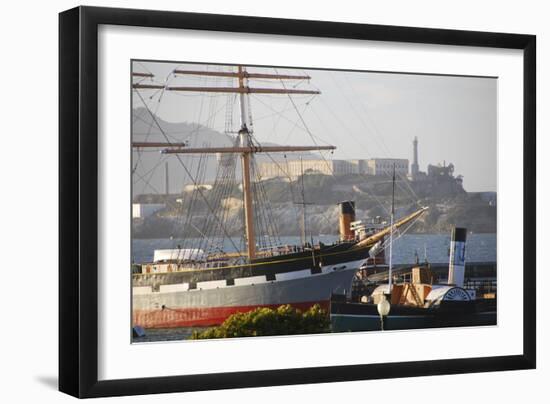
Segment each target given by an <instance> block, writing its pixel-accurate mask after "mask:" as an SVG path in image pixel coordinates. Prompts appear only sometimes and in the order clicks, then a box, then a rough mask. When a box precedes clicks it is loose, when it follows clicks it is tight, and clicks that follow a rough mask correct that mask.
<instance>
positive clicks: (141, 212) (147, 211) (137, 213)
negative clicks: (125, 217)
mask: <svg viewBox="0 0 550 404" xmlns="http://www.w3.org/2000/svg"><path fill="white" fill-rule="evenodd" d="M165 207H166V205H165V204H163V203H133V204H132V219H145V218H146V217H149V216H151V215H153V214H154V213H156V212H158V211H159V210H162V209H164V208H165Z"/></svg>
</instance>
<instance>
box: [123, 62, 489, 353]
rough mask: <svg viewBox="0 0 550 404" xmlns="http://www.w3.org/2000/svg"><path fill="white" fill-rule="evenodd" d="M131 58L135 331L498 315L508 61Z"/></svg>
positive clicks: (193, 335)
mask: <svg viewBox="0 0 550 404" xmlns="http://www.w3.org/2000/svg"><path fill="white" fill-rule="evenodd" d="M130 75H131V77H130V80H131V90H130V91H131V102H132V105H131V128H132V129H131V144H129V148H130V149H131V153H132V163H131V164H132V167H131V178H130V179H129V181H131V184H132V206H131V213H132V215H131V217H132V219H131V221H132V222H131V226H132V240H131V250H132V254H131V255H132V257H131V260H132V262H131V263H129V269H128V270H129V271H131V279H132V282H131V287H132V313H131V315H132V319H131V330H130V331H131V333H132V341H133V342H135V343H141V342H153V341H169V340H170V341H174V340H177V341H179V340H181V341H183V340H195V339H210V338H234V337H259V336H275V335H300V334H323V333H339V332H368V331H372V332H381V331H384V332H386V331H399V330H407V329H423V328H444V327H460V326H478V327H479V326H491V325H496V323H497V304H496V302H497V262H496V256H497V254H496V248H497V235H496V233H497V85H498V79H497V78H496V77H473V76H450V75H448V76H447V75H430V74H428V73H426V74H407V73H396V72H375V71H345V70H329V69H311V68H303V67H299V68H298V67H296V68H294V67H276V66H249V65H238V64H227V65H222V64H207V63H193V62H186V61H182V62H167V61H152V60H133V61H131V72H130ZM130 149H129V151H130ZM130 268H131V269H130Z"/></svg>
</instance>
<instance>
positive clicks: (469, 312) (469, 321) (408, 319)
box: [330, 300, 497, 332]
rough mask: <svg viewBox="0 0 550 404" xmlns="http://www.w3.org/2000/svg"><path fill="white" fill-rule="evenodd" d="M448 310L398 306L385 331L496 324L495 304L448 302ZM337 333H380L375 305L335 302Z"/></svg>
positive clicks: (332, 312) (333, 324)
mask: <svg viewBox="0 0 550 404" xmlns="http://www.w3.org/2000/svg"><path fill="white" fill-rule="evenodd" d="M445 303H446V304H447V307H439V308H432V309H430V308H421V307H410V306H401V305H394V306H392V308H391V310H390V314H389V315H388V316H386V317H385V318H384V330H412V329H421V328H444V327H463V326H486V325H496V323H497V318H496V304H494V302H492V301H485V300H479V301H474V300H472V301H469V302H445ZM330 319H331V327H332V331H333V332H347V331H380V330H381V328H382V323H381V319H380V315H379V314H378V308H377V306H376V305H375V304H364V303H347V302H331V308H330Z"/></svg>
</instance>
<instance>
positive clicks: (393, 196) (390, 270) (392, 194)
mask: <svg viewBox="0 0 550 404" xmlns="http://www.w3.org/2000/svg"><path fill="white" fill-rule="evenodd" d="M394 215H395V163H394V164H393V175H392V188H391V213H390V259H389V264H388V286H389V287H388V289H389V291H388V293H391V288H392V269H393V268H392V264H393V262H392V258H393V253H392V252H393V251H392V249H393V217H394ZM390 300H391V299H390Z"/></svg>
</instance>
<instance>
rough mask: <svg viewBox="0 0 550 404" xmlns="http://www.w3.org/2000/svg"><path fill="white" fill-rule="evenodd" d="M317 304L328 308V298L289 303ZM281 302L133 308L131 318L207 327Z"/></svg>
mask: <svg viewBox="0 0 550 404" xmlns="http://www.w3.org/2000/svg"><path fill="white" fill-rule="evenodd" d="M315 304H318V305H320V306H321V307H322V308H323V309H324V310H327V311H328V309H329V306H330V303H329V301H328V300H326V301H321V302H301V303H290V305H291V306H292V307H294V308H296V309H299V310H302V311H304V310H307V309H309V308H310V307H311V306H313V305H315ZM279 306H281V304H269V305H260V306H236V307H199V308H178V309H171V308H164V309H158V310H134V312H133V315H132V320H133V324H134V325H139V326H142V327H144V328H175V327H208V326H214V325H219V324H221V323H223V322H224V321H225V320H226V319H227V318H228V317H229V316H231V315H232V314H235V313H246V312H248V311H252V310H254V309H256V308H258V307H268V308H271V309H274V308H277V307H279Z"/></svg>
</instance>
